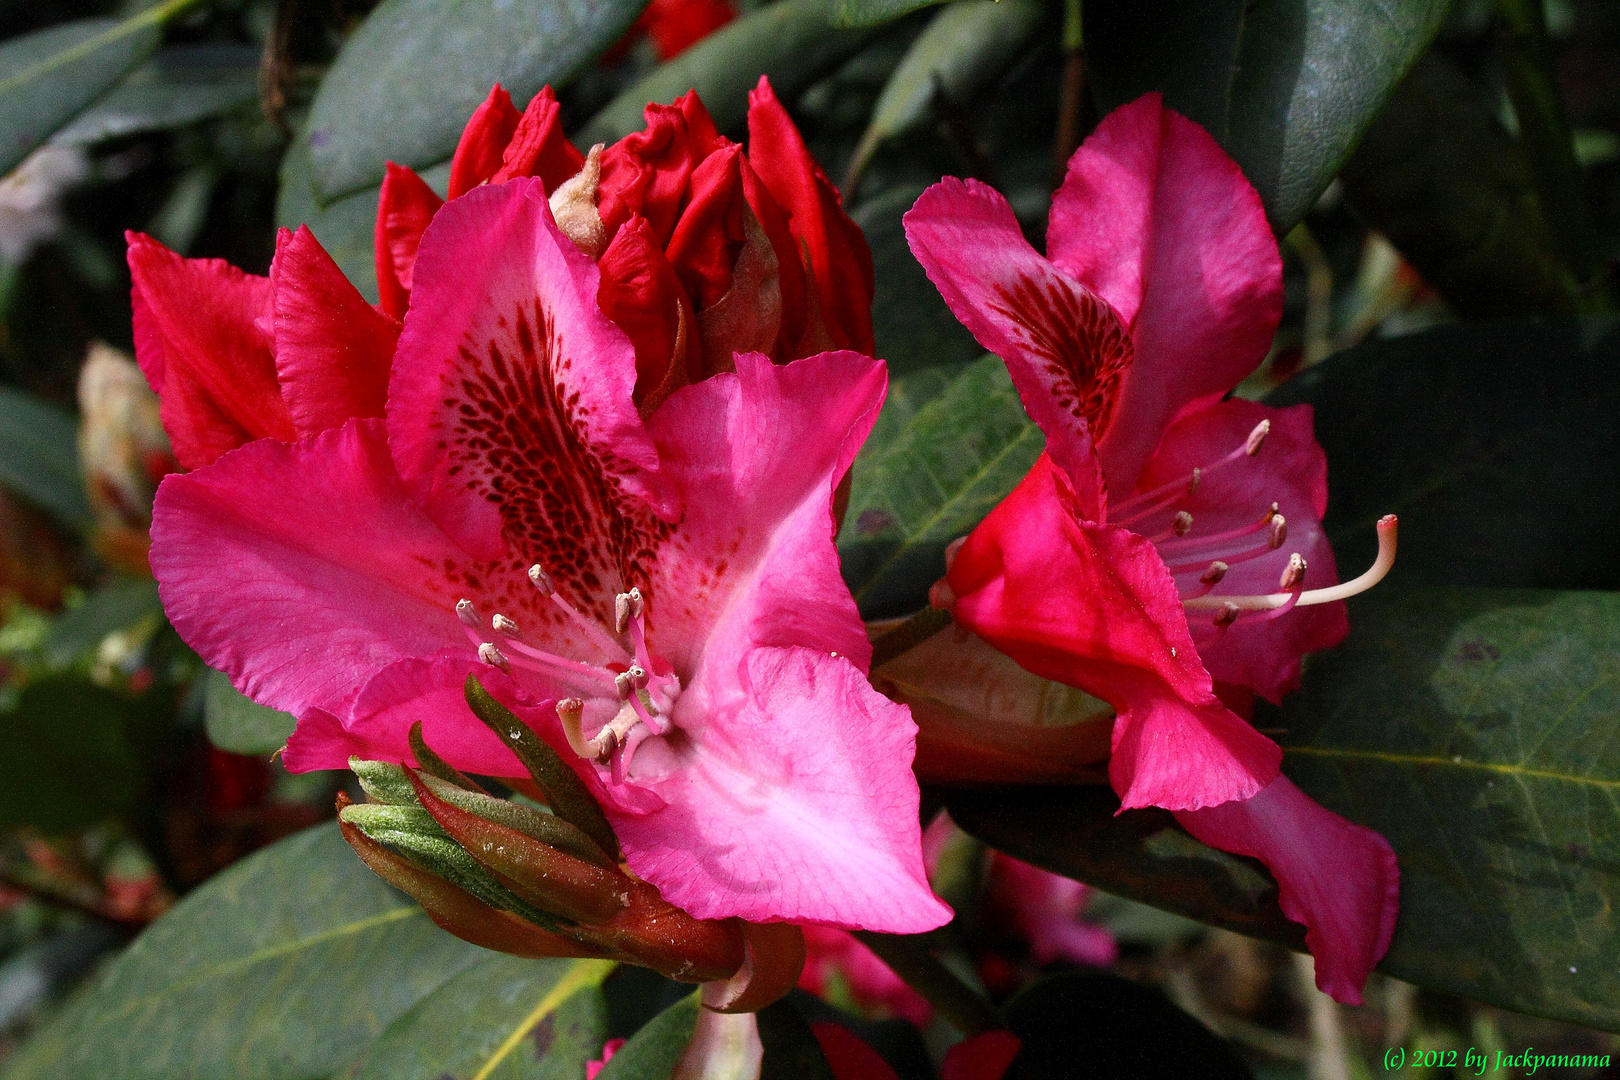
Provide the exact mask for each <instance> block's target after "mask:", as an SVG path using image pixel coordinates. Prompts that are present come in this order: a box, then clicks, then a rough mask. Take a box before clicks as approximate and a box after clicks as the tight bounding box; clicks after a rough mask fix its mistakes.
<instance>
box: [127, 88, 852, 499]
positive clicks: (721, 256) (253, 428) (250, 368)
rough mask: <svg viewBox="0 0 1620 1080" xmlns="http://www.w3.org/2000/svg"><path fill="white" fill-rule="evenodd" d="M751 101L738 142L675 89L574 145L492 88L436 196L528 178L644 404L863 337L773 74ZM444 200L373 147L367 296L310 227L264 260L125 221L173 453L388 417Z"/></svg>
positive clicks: (848, 231)
mask: <svg viewBox="0 0 1620 1080" xmlns="http://www.w3.org/2000/svg"><path fill="white" fill-rule="evenodd" d="M749 103H750V108H749V112H748V127H749V149H748V152H747V153H744V151H743V148H742V146H741V145H739V144H737V143H733V142H731V141H730V140H728V139H726V138H724V137H723V136H721V135H720V134H719V133H718V132H717V131H716V129H715V126H714V122H713V120H711V119H710V118H709V114H708V111H707V110H705V109H704V107H703V104H702V102H700V101H699V100H698V99H697V95H696V94H695V93H689V94H686V95H684V96H683V97H681V98H680V99H678V100H677V101H676V102H675V103H674V104H673V105H656V104H653V105H648V106H647V110H646V115H647V130H646V131H642V132H637V133H635V134H632V135H628V136H626V137H625V138H623V139H621V140H619V141H618V142H617V143H615V144H613V145H612V146H608V147H605V148H603V149H602V150H601V151H600V152H597V153H594V154H592V155H590V156H587V155H585V154H581V153H580V151H579V150H578V149H576V148H575V147H574V146H573V145H572V144H571V143H570V142H569V141H568V139H567V137H566V136H564V135H563V132H562V126H561V123H560V122H559V109H558V105H557V100H556V97H555V96H554V95H553V94H552V92H551V90H550V88H549V87H548V88H545V89H542V90H541V91H540V93H538V94H536V95H535V97H534V99H533V100H532V101H530V102H529V105H528V108H527V109H525V110H524V111H523V112H521V113H519V112H518V110H517V109H516V108H515V107H514V106H513V105H512V100H511V98H510V96H508V94H507V93H506V91H505V90H503V89H501V87H499V86H496V87H495V88H494V89H493V90H492V91H491V92H490V95H489V98H488V99H487V100H486V101H485V102H484V103H483V105H481V106H479V108H478V110H477V111H476V112H475V113H474V114H473V116H472V119H471V120H469V121H468V123H467V127H466V130H465V131H464V132H463V133H462V137H461V141H460V144H459V145H458V146H457V148H456V153H455V156H454V158H453V159H452V162H451V170H450V185H449V192H448V193H449V195H450V197H451V199H452V201H453V200H454V199H456V198H459V197H460V196H462V195H464V194H466V193H467V192H469V191H472V190H474V189H476V188H478V187H480V186H482V185H485V184H500V183H504V182H505V181H507V180H511V179H514V178H518V177H536V178H538V179H539V180H540V182H541V186H542V189H543V190H544V192H545V194H546V196H547V197H548V198H549V199H550V201H551V205H552V209H553V213H554V217H555V219H556V220H557V222H558V224H559V225H560V226H561V227H562V229H563V231H564V232H565V233H567V234H568V235H569V237H570V238H572V239H573V240H574V242H575V245H576V246H577V247H579V248H580V249H581V250H582V251H584V252H585V253H586V254H588V255H589V256H590V257H591V258H592V259H593V260H597V261H598V262H599V278H598V285H597V296H596V302H597V304H598V305H599V306H600V307H601V309H602V311H603V312H604V313H605V314H606V315H607V316H608V318H610V319H612V320H613V321H614V322H615V323H617V324H618V326H619V327H620V329H622V330H623V331H624V332H625V333H626V334H628V335H629V337H630V340H631V342H632V344H633V346H634V348H635V355H636V371H637V382H636V390H635V400H636V402H637V404H638V405H639V406H640V407H641V408H642V410H643V412H646V411H649V410H651V409H653V408H655V407H656V406H657V404H658V402H660V401H661V400H663V398H665V397H667V396H668V395H669V393H670V392H671V391H673V390H674V389H676V388H677V387H679V386H683V385H685V384H687V383H689V382H695V381H697V380H699V379H701V378H703V377H705V376H707V375H710V374H714V373H716V372H719V371H728V370H730V368H731V363H732V359H731V358H732V356H733V355H734V354H735V353H736V352H739V351H740V352H748V351H757V352H762V353H764V354H765V355H767V356H769V357H770V358H771V359H772V360H774V361H777V362H779V363H786V362H787V361H789V360H795V359H798V358H801V357H805V356H809V355H812V354H814V353H818V352H822V351H824V350H827V349H853V350H855V351H857V352H861V353H865V354H867V355H871V354H872V353H873V351H874V347H873V343H872V315H871V308H872V257H871V253H870V252H869V251H868V250H867V247H866V241H865V239H864V238H863V237H862V236H861V231H860V229H859V228H858V227H857V226H856V225H855V223H854V222H852V221H851V220H850V219H849V217H848V216H847V215H846V214H845V213H844V212H843V209H842V207H841V205H840V200H839V196H838V192H837V190H836V189H835V188H833V186H832V185H831V184H830V183H829V182H828V180H827V177H826V175H825V174H824V173H823V172H822V171H821V168H820V167H819V166H818V165H817V164H816V163H815V160H814V159H813V158H812V157H811V156H810V153H809V151H808V150H807V149H806V148H805V145H804V140H803V138H801V137H800V135H799V131H798V129H797V128H796V127H795V126H794V124H793V121H792V119H791V118H789V116H788V114H787V111H786V110H785V109H783V108H782V105H781V102H779V101H778V100H777V99H776V95H775V94H774V93H773V92H772V90H771V87H770V83H769V81H767V80H766V79H763V78H762V79H761V80H760V83H759V86H758V88H757V89H755V90H754V91H753V93H752V94H750V96H749ZM443 205H444V200H443V199H441V198H440V197H439V196H438V195H437V194H435V193H434V191H433V189H432V188H430V187H429V186H428V185H427V183H426V182H425V181H423V180H422V179H421V178H420V177H419V176H417V175H416V174H415V173H414V172H412V171H411V170H410V169H407V168H404V167H402V166H398V165H393V164H390V165H389V166H388V173H387V178H386V179H385V180H384V181H383V186H382V192H381V195H380V198H379V202H378V206H377V225H376V232H375V243H376V269H377V287H378V292H379V301H378V304H377V305H376V306H373V305H371V304H368V303H366V301H365V300H364V298H362V296H361V295H360V292H359V291H358V290H357V289H355V287H354V286H353V285H351V284H350V283H349V282H348V281H347V280H346V279H345V278H344V276H343V273H342V271H341V270H339V269H338V266H337V264H336V263H335V262H334V261H333V260H332V258H331V257H330V256H329V255H328V254H327V252H326V251H325V249H323V248H322V247H321V245H320V242H319V241H317V240H316V239H315V236H314V234H312V233H311V232H310V231H309V230H308V229H307V228H300V229H298V230H297V231H296V232H289V231H286V230H283V232H282V233H281V236H280V238H279V239H278V241H277V245H276V258H275V261H274V263H273V264H272V265H271V270H270V276H269V277H268V278H265V277H259V276H256V275H253V274H246V273H243V272H242V271H240V270H237V269H236V268H234V267H232V266H229V265H227V264H226V263H224V262H222V261H220V260H218V259H185V258H182V257H181V256H179V255H177V254H175V253H174V252H172V251H170V250H168V249H167V248H165V247H164V246H163V245H162V244H160V243H158V242H157V241H156V240H153V239H151V238H150V237H146V236H142V235H139V234H136V233H131V234H129V268H130V275H131V277H132V278H133V281H134V290H133V303H134V314H135V339H136V354H137V357H138V359H139V360H140V364H141V369H142V370H143V371H144V372H145V373H146V377H147V379H148V380H149V381H150V382H151V384H152V388H153V389H154V390H156V391H157V392H158V393H159V394H160V395H161V396H162V399H163V406H162V407H163V422H164V426H165V427H166V428H167V430H168V432H169V435H170V438H171V439H172V440H173V443H174V451H175V456H176V458H177V459H178V460H179V462H180V464H181V465H183V466H185V467H186V468H190V469H195V468H199V467H201V466H203V465H206V464H208V463H209V462H211V461H213V460H214V459H215V458H217V457H219V455H221V454H223V453H224V452H225V451H227V450H230V449H232V448H234V447H237V446H241V445H242V444H243V443H246V442H250V441H252V440H253V439H259V438H275V439H281V440H294V439H298V438H307V437H309V436H311V435H314V434H317V433H319V432H321V431H324V430H326V429H327V428H331V427H337V426H341V425H342V424H343V422H344V421H346V420H348V419H349V418H351V417H380V416H382V411H383V405H384V400H385V396H386V394H385V391H386V388H387V383H388V372H389V364H390V359H391V357H392V356H393V354H394V348H395V345H396V342H397V341H398V339H399V333H400V320H402V319H403V318H404V317H405V313H406V311H407V310H408V309H409V307H410V300H411V292H412V288H413V285H414V283H415V280H416V274H415V267H416V256H417V250H418V247H419V246H420V244H421V240H422V234H423V231H424V230H425V229H426V228H427V226H428V223H429V222H430V221H432V220H433V217H434V215H435V214H436V213H437V212H438V210H439V208H440V207H442V206H443Z"/></svg>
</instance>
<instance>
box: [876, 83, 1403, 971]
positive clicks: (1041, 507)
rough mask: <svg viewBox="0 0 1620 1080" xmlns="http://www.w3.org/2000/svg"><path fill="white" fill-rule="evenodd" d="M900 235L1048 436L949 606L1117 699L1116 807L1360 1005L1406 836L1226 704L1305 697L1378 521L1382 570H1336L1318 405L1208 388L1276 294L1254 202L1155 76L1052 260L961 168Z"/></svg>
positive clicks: (1064, 676)
mask: <svg viewBox="0 0 1620 1080" xmlns="http://www.w3.org/2000/svg"><path fill="white" fill-rule="evenodd" d="M906 233H907V236H908V238H909V240H910V242H911V248H912V251H913V252H915V253H916V256H917V258H918V259H919V260H921V262H922V263H923V265H924V266H925V267H926V268H927V270H928V274H929V277H930V278H931V279H932V280H933V281H934V283H935V284H936V285H937V286H938V287H939V290H940V292H941V293H942V294H943V295H944V297H945V299H946V301H947V302H948V303H949V304H950V305H951V309H952V310H953V311H954V312H955V313H956V315H957V317H958V318H959V319H961V320H962V322H963V323H964V324H965V325H966V326H967V327H968V328H969V329H970V330H972V331H973V333H974V334H975V335H976V336H977V337H978V339H979V341H980V343H981V344H983V345H984V346H985V347H986V348H988V349H990V350H992V351H994V352H996V353H997V354H999V355H1000V356H1001V357H1002V358H1003V359H1004V360H1005V361H1006V362H1007V366H1008V369H1009V371H1010V372H1011V374H1012V378H1013V382H1014V385H1015V386H1016V387H1017V388H1018V392H1019V395H1020V397H1021V398H1022V400H1023V403H1024V406H1025V408H1026V409H1027V410H1028V412H1029V414H1030V416H1031V418H1032V419H1034V421H1035V422H1036V423H1037V424H1038V425H1039V426H1040V428H1041V429H1042V431H1044V432H1045V434H1046V438H1047V448H1046V453H1045V454H1044V455H1043V456H1042V457H1041V459H1040V460H1039V461H1038V462H1037V464H1036V465H1035V467H1034V468H1033V469H1032V470H1031V471H1030V474H1029V475H1028V476H1027V477H1025V479H1024V480H1023V482H1022V483H1021V484H1020V485H1019V487H1018V488H1017V489H1016V490H1015V491H1014V492H1013V493H1012V494H1011V495H1009V496H1008V497H1007V499H1006V500H1004V501H1003V502H1002V503H1001V504H1000V505H999V506H998V507H997V508H996V509H995V510H994V511H992V512H991V514H990V515H989V516H988V517H987V518H986V519H985V521H984V522H983V523H982V524H981V525H980V526H979V527H978V528H977V529H975V530H974V531H973V533H972V534H971V535H969V536H968V537H967V538H966V541H965V543H964V544H963V545H962V546H961V547H960V550H959V551H957V552H955V553H954V559H953V561H952V562H951V564H950V566H949V569H948V575H947V578H946V580H945V582H943V583H942V585H941V586H940V587H939V588H938V591H937V592H936V598H937V600H938V602H940V603H942V604H948V605H950V606H951V607H952V610H953V612H954V614H955V617H956V619H957V621H958V622H959V623H961V624H962V625H964V626H966V627H968V628H969V629H971V630H972V631H973V632H974V633H976V634H978V635H979V636H981V637H983V638H984V639H986V640H987V641H989V642H990V643H991V644H992V645H994V646H995V647H996V648H998V649H1000V650H1002V651H1003V652H1005V653H1006V654H1008V655H1009V656H1011V657H1012V658H1013V659H1015V660H1017V661H1018V663H1019V664H1020V665H1022V666H1023V667H1025V668H1027V669H1028V670H1030V671H1032V672H1034V673H1035V674H1037V675H1040V676H1042V677H1044V678H1048V679H1053V680H1056V681H1059V682H1064V683H1067V684H1069V685H1072V686H1078V687H1080V688H1081V689H1083V690H1086V691H1087V692H1089V693H1092V694H1094V695H1096V696H1097V697H1100V698H1102V699H1104V700H1106V701H1107V702H1109V703H1110V704H1111V705H1113V706H1114V707H1115V709H1116V710H1117V712H1118V719H1117V720H1116V722H1115V724H1114V729H1113V749H1112V756H1111V758H1110V761H1109V775H1110V779H1111V780H1112V782H1113V786H1114V788H1115V790H1116V791H1117V792H1119V795H1120V798H1121V800H1122V803H1123V806H1124V808H1125V809H1130V808H1133V807H1142V806H1162V807H1166V808H1168V809H1171V810H1174V811H1177V816H1178V818H1179V819H1180V820H1181V822H1182V824H1183V825H1185V826H1186V827H1187V828H1188V829H1189V830H1190V831H1191V832H1192V833H1193V834H1194V835H1195V836H1197V837H1198V838H1199V839H1201V840H1203V841H1204V842H1205V843H1208V844H1211V845H1213V846H1215V847H1219V848H1223V849H1225V850H1227V851H1235V852H1239V853H1241V854H1245V855H1252V856H1255V857H1258V858H1260V859H1262V860H1263V861H1264V862H1265V863H1266V864H1267V865H1268V866H1269V867H1270V868H1271V870H1272V871H1273V873H1274V874H1275V875H1276V877H1277V879H1278V883H1279V887H1280V901H1281V904H1282V907H1283V910H1284V911H1285V912H1286V913H1287V914H1288V916H1289V917H1290V918H1292V919H1294V920H1296V921H1299V922H1303V923H1305V925H1306V928H1307V941H1308V943H1309V944H1310V947H1311V951H1312V953H1313V954H1314V955H1315V956H1316V958H1317V982H1318V985H1320V986H1321V987H1322V988H1323V989H1324V990H1327V991H1328V992H1329V993H1332V994H1333V995H1334V996H1335V997H1338V998H1339V999H1340V1000H1343V1001H1359V1000H1360V991H1361V986H1362V984H1363V982H1364V981H1365V978H1366V974H1367V972H1368V971H1369V970H1370V969H1371V967H1372V965H1373V964H1374V963H1376V962H1377V960H1378V958H1379V957H1381V956H1382V955H1383V953H1384V950H1385V949H1386V948H1387V947H1388V945H1389V938H1390V934H1391V933H1392V931H1393V928H1394V921H1395V910H1396V893H1397V881H1398V871H1397V868H1396V864H1395V857H1394V854H1393V852H1392V851H1391V850H1390V848H1389V845H1388V844H1387V843H1385V841H1384V840H1383V838H1382V837H1380V836H1378V835H1377V834H1376V833H1374V832H1372V831H1371V830H1369V829H1365V828H1362V827H1361V826H1358V825H1353V824H1351V823H1350V822H1347V821H1345V820H1344V819H1342V818H1340V817H1338V816H1337V815H1335V814H1332V813H1329V812H1328V811H1326V810H1324V809H1323V808H1322V807H1320V806H1318V805H1316V804H1315V803H1314V802H1312V801H1311V800H1310V799H1308V798H1307V797H1306V796H1304V795H1303V794H1301V793H1300V792H1299V790H1298V789H1297V788H1295V787H1294V786H1293V785H1292V784H1291V783H1289V781H1288V780H1287V779H1286V778H1284V777H1283V776H1282V775H1281V774H1280V772H1279V765H1280V762H1281V758H1282V751H1281V749H1280V748H1279V747H1278V746H1277V745H1276V744H1275V743H1273V742H1272V741H1271V740H1270V739H1268V738H1266V737H1265V736H1264V735H1261V734H1260V733H1259V732H1258V731H1256V730H1255V729H1254V728H1253V727H1252V726H1250V724H1248V723H1247V722H1246V721H1245V720H1243V719H1241V718H1240V717H1239V716H1237V715H1236V714H1234V713H1233V712H1232V710H1231V709H1230V708H1228V707H1227V705H1226V704H1224V703H1223V700H1222V697H1220V696H1217V688H1218V687H1219V688H1222V690H1223V692H1224V693H1225V695H1226V697H1227V699H1228V700H1237V699H1247V698H1248V696H1249V694H1250V692H1253V693H1258V694H1260V695H1262V696H1264V697H1266V698H1268V699H1270V700H1272V701H1276V700H1278V699H1279V698H1280V697H1281V696H1282V695H1283V694H1284V693H1286V692H1288V691H1289V690H1291V689H1293V688H1294V687H1295V686H1296V685H1297V684H1298V682H1299V672H1300V658H1301V656H1302V655H1303V654H1304V653H1306V652H1310V651H1312V650H1315V649H1320V648H1325V647H1327V646H1330V645H1333V644H1336V643H1337V642H1338V641H1340V640H1341V639H1342V638H1343V637H1344V635H1345V633H1346V632H1347V630H1348V624H1347V621H1346V618H1345V613H1344V605H1343V604H1342V603H1340V602H1339V601H1340V600H1342V598H1343V597H1345V596H1347V595H1350V594H1352V593H1354V592H1357V591H1359V590H1360V589H1362V588H1365V587H1368V586H1370V585H1371V584H1372V583H1373V582H1375V581H1376V580H1377V579H1378V578H1379V577H1381V576H1382V574H1383V572H1384V571H1385V570H1387V568H1388V564H1389V562H1390V561H1391V560H1392V559H1393V555H1394V547H1393V545H1394V522H1393V519H1389V520H1388V521H1386V522H1385V523H1382V524H1381V526H1380V538H1381V541H1383V547H1382V550H1381V553H1380V558H1379V561H1378V563H1377V565H1376V566H1375V567H1374V568H1373V570H1371V571H1369V573H1368V574H1367V575H1363V577H1362V578H1361V579H1358V581H1356V582H1353V583H1349V584H1346V585H1339V586H1335V584H1334V583H1335V582H1337V581H1338V575H1337V571H1336V569H1335V567H1334V563H1333V552H1332V550H1331V548H1330V547H1329V546H1328V542H1327V539H1326V537H1325V536H1324V535H1323V534H1322V529H1321V517H1322V514H1323V512H1324V510H1325V509H1326V505H1327V467H1326V460H1325V458H1324V456H1323V454H1322V450H1321V448H1320V447H1319V446H1318V445H1317V444H1316V441H1315V438H1314V436H1313V435H1312V431H1311V412H1310V409H1309V407H1307V406H1299V407H1296V408H1292V409H1272V408H1268V407H1266V406H1263V405H1257V404H1253V403H1251V402H1247V401H1239V400H1223V396H1224V395H1225V394H1226V392H1227V391H1228V390H1230V389H1231V387H1233V386H1234V385H1235V384H1236V383H1237V382H1238V381H1239V380H1241V379H1242V378H1243V377H1244V376H1245V375H1247V374H1248V373H1249V372H1250V371H1252V370H1254V368H1255V367H1256V366H1257V365H1258V364H1259V362H1260V361H1261V360H1262V359H1263V358H1264V356H1265V353H1266V350H1267V348H1268V346H1269V344H1270V342H1271V338H1272V335H1273V333H1274V331H1275V329H1276V326H1277V320H1278V318H1279V315H1280V312H1281V308H1282V267H1281V260H1280V259H1279V257H1278V251H1277V244H1276V240H1275V239H1274V237H1273V236H1272V233H1271V230H1270V227H1269V226H1268V225H1267V223H1266V218H1265V213H1264V210H1263V208H1262V206H1261V204H1260V198H1259V196H1258V195H1257V194H1256V193H1255V191H1254V189H1253V187H1251V186H1250V185H1249V183H1248V181H1246V180H1245V179H1244V178H1243V175H1242V173H1241V171H1240V170H1239V169H1238V166H1237V165H1236V163H1234V162H1233V161H1232V160H1231V159H1230V158H1228V157H1227V156H1226V154H1225V153H1224V152H1222V150H1221V149H1220V147H1219V146H1218V145H1217V144H1216V142H1215V140H1214V139H1213V138H1211V137H1210V135H1209V134H1208V133H1207V132H1206V131H1204V130H1203V129H1202V128H1200V127H1198V125H1196V124H1194V123H1193V122H1192V121H1190V120H1188V119H1186V118H1185V117H1182V116H1180V115H1178V114H1176V113H1174V112H1171V111H1169V110H1167V109H1165V108H1164V107H1163V105H1162V103H1161V101H1160V99H1159V97H1158V96H1157V95H1148V96H1147V97H1144V98H1142V99H1140V100H1138V101H1136V102H1134V103H1132V104H1130V105H1127V106H1125V107H1123V108H1121V109H1118V110H1116V111H1115V112H1114V113H1113V114H1111V115H1110V116H1109V117H1108V118H1106V119H1105V120H1104V121H1103V123H1102V124H1101V125H1100V126H1099V127H1098V129H1097V131H1096V133H1095V134H1093V135H1092V136H1091V138H1089V139H1087V140H1086V143H1085V145H1084V146H1082V147H1081V148H1080V149H1079V151H1078V152H1076V154H1075V156H1074V157H1073V159H1071V161H1070V163H1069V171H1068V176H1067V178H1066V180H1065V181H1064V184H1063V187H1062V189H1061V190H1060V191H1059V192H1058V193H1057V195H1056V197H1055V199H1054V202H1053V208H1052V216H1051V222H1050V225H1049V228H1048V234H1047V248H1048V251H1049V254H1050V258H1043V257H1042V256H1041V255H1040V254H1039V253H1037V252H1036V251H1035V250H1034V249H1033V248H1031V247H1030V245H1029V244H1028V243H1027V242H1026V241H1025V239H1024V236H1023V233H1022V232H1021V231H1020V229H1019V226H1018V222H1017V220H1016V219H1015V218H1014V216H1013V212H1012V209H1011V208H1010V207H1009V206H1008V205H1007V202H1006V200H1005V199H1003V198H1002V197H1001V196H1000V195H999V194H997V193H996V192H995V191H994V190H992V189H991V188H989V187H986V186H985V185H983V184H979V183H976V182H973V181H968V182H966V183H964V182H962V181H960V180H954V179H947V180H945V181H943V182H941V183H940V184H937V185H935V186H934V187H932V188H930V189H929V190H928V191H927V192H925V193H924V194H923V196H922V197H921V198H920V199H918V200H917V204H916V206H915V207H914V208H913V209H912V210H911V212H910V213H908V214H907V215H906ZM1308 584H1309V585H1313V586H1326V587H1325V588H1313V589H1309V590H1308V589H1307V588H1306V586H1307V585H1308Z"/></svg>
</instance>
